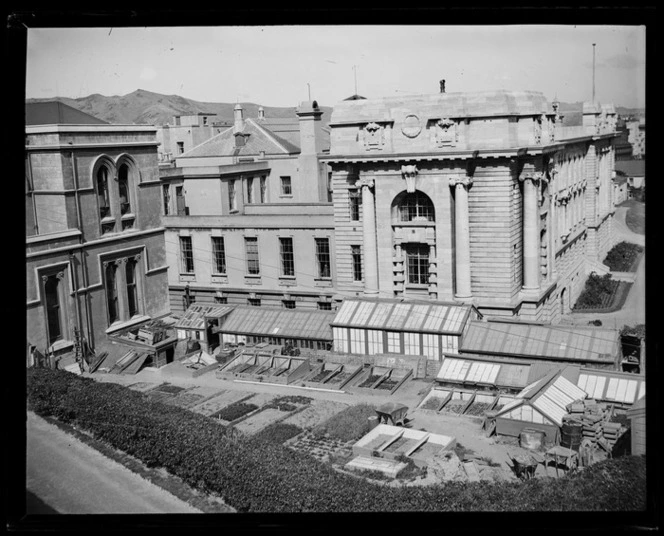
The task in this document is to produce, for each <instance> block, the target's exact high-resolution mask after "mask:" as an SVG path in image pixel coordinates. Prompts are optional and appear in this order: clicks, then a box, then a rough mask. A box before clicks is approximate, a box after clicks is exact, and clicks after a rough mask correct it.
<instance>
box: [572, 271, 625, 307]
mask: <svg viewBox="0 0 664 536" xmlns="http://www.w3.org/2000/svg"><path fill="white" fill-rule="evenodd" d="M619 285H620V281H614V280H613V279H611V274H605V275H603V276H600V275H597V274H596V273H595V272H592V273H591V274H590V275H589V276H588V279H587V280H586V286H585V288H584V289H583V291H582V292H581V295H580V296H579V299H578V300H577V301H576V304H575V305H574V309H603V308H605V307H608V306H609V305H610V304H611V301H612V299H613V295H614V293H615V292H616V290H617V288H618V286H619Z"/></svg>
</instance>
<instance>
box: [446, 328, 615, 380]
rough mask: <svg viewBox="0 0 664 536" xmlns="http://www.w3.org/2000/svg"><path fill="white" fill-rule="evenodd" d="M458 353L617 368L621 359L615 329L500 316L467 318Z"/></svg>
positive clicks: (596, 367) (599, 367) (525, 360)
mask: <svg viewBox="0 0 664 536" xmlns="http://www.w3.org/2000/svg"><path fill="white" fill-rule="evenodd" d="M459 353H460V354H462V355H463V354H476V355H494V356H503V357H509V358H513V359H518V360H521V361H523V362H532V361H533V360H546V361H558V362H561V363H566V364H570V365H573V364H574V365H579V366H585V367H589V368H595V369H606V370H621V362H622V350H621V345H620V333H619V332H618V330H615V329H608V328H598V327H592V326H563V325H546V324H534V323H526V322H507V321H502V320H501V321H499V320H493V321H488V322H476V321H471V322H469V325H468V329H467V331H466V333H465V334H464V337H463V341H462V343H461V346H460V348H459Z"/></svg>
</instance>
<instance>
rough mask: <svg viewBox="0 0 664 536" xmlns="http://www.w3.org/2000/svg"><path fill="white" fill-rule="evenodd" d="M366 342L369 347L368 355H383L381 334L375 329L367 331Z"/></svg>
mask: <svg viewBox="0 0 664 536" xmlns="http://www.w3.org/2000/svg"><path fill="white" fill-rule="evenodd" d="M367 342H368V346H369V355H376V354H382V353H383V332H382V331H378V330H375V329H368V330H367Z"/></svg>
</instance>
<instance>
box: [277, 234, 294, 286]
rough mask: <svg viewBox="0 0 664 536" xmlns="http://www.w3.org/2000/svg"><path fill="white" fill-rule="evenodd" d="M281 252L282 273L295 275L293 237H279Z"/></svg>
mask: <svg viewBox="0 0 664 536" xmlns="http://www.w3.org/2000/svg"><path fill="white" fill-rule="evenodd" d="M279 254H280V256H281V275H282V276H285V277H294V276H295V257H294V254H293V239H292V238H290V237H281V238H279Z"/></svg>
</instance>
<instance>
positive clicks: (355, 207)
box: [348, 188, 362, 221]
mask: <svg viewBox="0 0 664 536" xmlns="http://www.w3.org/2000/svg"><path fill="white" fill-rule="evenodd" d="M348 204H349V209H350V220H351V221H360V205H361V204H362V193H361V192H360V190H358V189H357V188H354V189H352V190H348Z"/></svg>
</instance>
